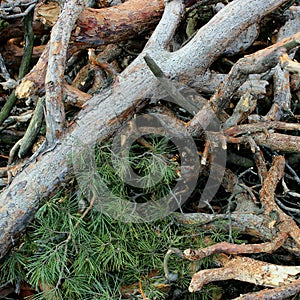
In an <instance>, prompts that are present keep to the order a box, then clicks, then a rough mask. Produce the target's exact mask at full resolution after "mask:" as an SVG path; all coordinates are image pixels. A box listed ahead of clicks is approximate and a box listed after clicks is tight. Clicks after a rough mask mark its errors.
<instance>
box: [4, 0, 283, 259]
mask: <svg viewBox="0 0 300 300" xmlns="http://www.w3.org/2000/svg"><path fill="white" fill-rule="evenodd" d="M285 2H287V0H266V1H260V0H253V1H244V0H236V1H233V2H232V3H230V4H228V5H227V6H226V7H225V8H224V9H222V10H221V11H220V12H219V13H218V14H217V15H216V16H215V17H214V18H213V19H212V20H211V21H210V22H209V23H208V24H207V25H205V26H204V27H203V28H202V29H200V30H199V31H198V33H197V34H196V35H195V37H194V38H193V39H192V40H191V41H190V42H189V43H188V44H187V45H186V46H184V47H183V48H182V49H180V50H178V51H176V52H173V53H170V52H168V51H167V50H166V48H167V46H168V44H169V42H170V40H171V38H172V36H173V34H174V32H175V29H176V27H177V25H178V23H179V21H180V18H181V15H182V12H183V9H184V6H183V4H182V1H180V0H173V1H171V2H168V3H166V7H165V11H164V14H163V17H162V19H161V21H160V23H159V24H158V26H157V27H156V29H155V32H154V33H153V35H152V36H151V38H150V40H149V42H148V43H147V45H146V47H145V49H144V50H143V52H142V53H141V54H140V55H139V56H138V58H137V59H136V60H135V61H134V62H133V63H132V64H131V65H130V66H129V67H128V68H127V69H126V70H125V71H124V72H123V73H122V74H121V75H120V76H119V77H118V80H117V82H116V83H115V85H114V86H113V87H112V88H111V89H108V90H106V91H105V92H104V93H102V94H100V95H96V96H94V97H92V98H91V99H90V100H89V101H88V102H87V104H86V106H85V108H84V109H83V110H82V111H81V112H80V113H79V115H78V117H77V119H76V122H75V124H74V125H73V126H72V127H70V128H68V129H67V131H66V132H65V134H64V136H63V137H62V138H61V140H60V143H59V144H57V145H56V147H55V148H54V149H51V151H48V152H46V153H43V154H41V155H40V156H38V157H37V159H36V161H34V162H30V163H29V164H28V165H26V166H24V168H23V169H22V171H21V172H20V173H19V174H18V175H17V176H16V177H15V178H14V179H13V180H12V182H11V184H10V185H9V186H8V187H7V188H6V189H5V190H4V191H3V192H2V193H1V195H0V257H3V256H4V255H5V254H6V253H7V251H8V249H9V248H10V247H11V246H12V245H13V243H14V239H16V238H18V237H19V235H20V232H21V231H22V229H24V227H25V226H26V224H28V222H29V221H30V220H31V219H32V217H33V214H34V212H35V210H36V209H37V208H38V206H39V202H40V200H41V199H42V198H43V197H47V196H49V195H50V194H51V193H52V192H53V191H54V190H55V188H56V187H58V185H59V184H60V183H61V182H63V181H65V180H66V178H67V176H68V175H69V173H70V172H72V168H71V165H70V164H69V163H68V159H69V158H70V156H71V154H72V149H74V147H72V145H74V143H75V144H76V141H81V142H83V143H87V144H88V143H90V142H93V141H96V140H101V139H104V138H106V137H108V136H110V135H111V134H113V132H114V131H115V130H116V129H117V128H119V127H120V125H121V124H122V122H124V121H126V120H128V119H129V118H130V117H131V116H132V114H133V112H135V111H138V110H139V109H141V108H142V107H143V106H145V105H146V104H147V101H146V100H145V99H146V98H149V97H151V96H152V95H153V91H155V89H156V87H157V85H158V81H157V79H156V78H155V77H154V76H153V74H152V73H151V72H150V70H149V69H148V67H147V66H146V64H145V62H144V59H143V58H144V55H145V54H146V53H147V54H149V55H150V56H151V57H153V58H154V59H155V61H156V62H157V63H158V64H159V65H160V66H161V68H162V69H163V71H164V73H165V74H167V75H168V76H171V77H173V76H175V75H176V76H178V77H179V80H180V81H182V82H185V83H186V82H188V81H190V80H193V79H194V78H195V77H196V76H199V77H201V76H202V77H203V81H207V80H208V78H207V77H205V72H206V70H207V69H208V68H209V66H210V65H211V64H212V62H213V61H215V59H216V58H217V57H218V56H219V55H220V54H222V52H223V51H224V49H225V48H226V47H227V46H228V45H229V44H230V43H231V42H232V41H234V40H235V38H236V36H237V35H238V34H239V33H240V32H242V31H243V30H244V29H246V28H247V27H249V26H250V25H251V24H254V23H256V22H258V21H259V20H260V19H261V18H262V17H263V16H264V15H266V14H268V13H269V12H271V11H272V10H274V9H276V8H277V7H278V6H280V5H281V4H283V3H285Z"/></svg>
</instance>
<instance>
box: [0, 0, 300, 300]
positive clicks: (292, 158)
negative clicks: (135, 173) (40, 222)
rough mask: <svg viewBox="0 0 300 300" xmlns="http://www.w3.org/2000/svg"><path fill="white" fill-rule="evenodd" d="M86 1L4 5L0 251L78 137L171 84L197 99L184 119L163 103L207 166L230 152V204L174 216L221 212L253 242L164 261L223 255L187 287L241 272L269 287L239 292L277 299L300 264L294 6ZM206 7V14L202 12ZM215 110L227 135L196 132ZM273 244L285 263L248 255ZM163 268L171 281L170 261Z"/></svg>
mask: <svg viewBox="0 0 300 300" xmlns="http://www.w3.org/2000/svg"><path fill="white" fill-rule="evenodd" d="M83 2H84V1H80V0H67V1H65V2H63V1H59V3H58V2H49V3H42V2H41V3H37V1H25V0H24V1H17V2H16V1H13V2H12V3H10V2H9V1H8V2H7V3H5V4H1V7H2V8H1V15H0V18H1V19H2V21H3V22H2V23H1V24H3V28H2V30H1V32H0V40H1V44H2V46H1V53H2V56H1V57H0V62H1V65H0V67H1V76H2V78H3V82H2V83H1V85H2V87H3V91H2V109H1V112H0V125H1V128H0V130H1V140H2V145H1V147H2V148H1V151H2V153H1V163H2V167H1V176H2V178H1V185H2V186H5V188H3V190H2V192H1V194H0V257H1V258H3V257H4V256H5V255H6V254H7V252H8V250H9V249H10V248H11V247H12V246H13V245H14V244H15V241H16V240H17V239H18V238H20V236H21V234H22V231H23V229H24V228H25V227H26V225H27V224H28V222H30V220H32V218H33V216H34V213H35V212H36V210H37V209H38V207H39V204H40V201H41V199H42V198H44V197H49V196H50V195H51V194H52V193H53V192H54V191H55V190H56V189H57V188H58V187H59V186H60V185H61V184H62V183H63V182H66V181H67V180H68V179H69V178H70V174H71V166H70V164H69V163H68V157H70V156H71V154H72V151H73V150H74V147H72V143H73V142H74V140H77V139H78V138H79V137H80V140H81V141H82V142H84V143H86V144H89V143H91V142H92V141H97V140H105V139H108V138H109V137H111V136H113V134H114V133H115V132H116V131H117V130H118V129H120V128H121V127H122V126H123V125H124V124H126V123H127V122H128V121H129V120H130V119H131V118H132V117H133V116H134V115H135V114H137V113H139V112H140V111H142V109H145V108H149V109H150V110H151V109H153V110H155V109H157V107H156V105H153V103H154V104H155V103H156V102H155V101H151V103H150V99H153V98H154V97H155V95H156V94H155V93H156V92H157V90H158V88H159V86H161V85H162V84H164V83H166V82H169V83H170V82H171V86H169V85H167V88H168V87H169V88H170V89H169V90H172V87H175V92H171V94H172V93H173V94H172V95H173V96H174V94H175V97H176V95H177V96H178V95H179V100H178V98H177V103H178V105H179V106H180V104H181V102H180V99H181V98H180V92H179V91H180V89H182V88H183V87H190V88H193V89H195V90H196V91H197V94H198V98H197V99H194V100H188V101H194V105H196V106H197V103H196V102H197V101H198V102H199V103H202V104H203V103H205V104H204V105H202V104H201V105H200V106H198V110H197V111H195V114H194V116H192V118H190V119H189V120H183V119H179V118H178V117H177V115H176V112H175V113H174V111H170V107H168V106H164V107H163V108H160V113H161V115H162V116H164V115H166V116H168V118H171V119H173V122H172V126H178V128H180V126H183V127H185V128H186V130H187V132H188V133H189V134H190V135H191V136H193V137H194V138H197V139H200V140H201V141H202V142H203V145H204V149H203V151H202V152H201V164H202V165H203V166H206V167H207V169H208V171H207V172H209V167H210V166H212V165H213V162H212V161H211V160H210V153H212V152H213V151H215V149H214V148H218V147H220V149H223V150H224V149H227V152H228V164H227V168H226V169H225V171H224V176H223V177H222V181H221V185H222V187H223V189H224V190H226V192H227V193H229V196H228V197H227V199H226V202H227V203H229V205H227V207H228V209H227V211H224V209H223V210H222V209H221V208H220V211H217V209H216V207H214V206H213V205H211V204H210V203H208V202H207V203H206V202H201V203H200V204H199V205H198V206H197V210H195V211H194V212H190V213H184V212H181V213H174V217H175V218H176V219H177V221H178V222H181V223H186V222H189V223H191V222H195V223H197V224H199V226H202V227H203V229H207V228H211V227H212V226H218V222H217V221H219V220H220V219H225V220H229V221H230V222H228V225H227V226H228V227H227V228H223V229H225V230H228V231H230V230H232V229H233V228H237V229H238V230H239V231H240V232H242V233H244V234H245V235H247V236H249V237H251V239H250V238H249V241H254V243H249V244H246V245H236V244H232V243H227V242H223V243H220V244H216V245H213V246H210V247H207V248H203V249H187V250H185V251H183V252H182V253H181V251H179V250H178V249H177V250H176V249H171V250H170V251H169V253H168V255H170V254H172V253H177V254H179V255H181V256H183V257H185V258H186V259H189V260H199V259H202V258H203V257H206V256H209V255H212V254H215V253H221V254H222V255H219V256H216V258H215V260H216V263H217V264H218V265H219V266H221V267H220V268H217V269H209V270H202V271H199V272H197V273H195V274H194V276H193V278H192V281H191V283H190V287H189V290H190V291H191V292H195V291H198V290H200V289H201V288H202V287H203V285H205V284H207V283H208V282H211V281H220V280H228V279H236V280H241V281H246V282H250V283H255V284H257V285H261V286H265V287H272V288H273V289H264V290H261V291H260V292H256V293H253V294H246V295H243V296H241V297H239V299H274V298H276V299H285V298H287V297H290V296H291V295H294V294H296V293H298V292H299V291H300V280H299V279H298V277H297V275H298V274H299V273H300V266H295V265H294V266H291V263H290V256H292V257H293V260H292V261H293V263H294V264H295V261H296V260H297V259H298V258H299V253H300V230H299V227H298V224H299V215H300V210H299V198H300V194H299V192H298V191H297V189H298V190H299V184H300V178H299V176H298V175H297V172H299V157H300V156H299V153H300V137H299V129H300V125H299V96H300V93H299V90H300V89H299V82H300V81H299V70H300V65H299V63H298V62H297V58H298V57H299V53H298V47H299V44H300V33H299V24H300V22H299V18H300V11H299V6H297V3H294V2H295V1H286V0H268V1H258V0H254V1H244V0H234V1H232V2H230V3H229V4H227V3H222V2H219V1H213V0H211V1H209V0H206V1H205V0H202V1H191V0H188V1H183V0H172V1H168V2H165V3H164V2H163V1H162V0H155V1H140V0H128V1H127V2H125V3H119V4H118V5H117V6H110V5H113V4H114V3H108V1H96V2H95V3H91V4H92V6H93V8H87V7H86V6H85V5H86V4H85V3H83ZM101 5H102V8H100V6H101ZM59 12H60V13H59ZM205 13H206V16H207V20H203V18H201V16H203V15H205ZM12 20H13V21H12ZM50 28H51V33H50V31H49V29H50ZM154 28H155V30H154V31H153V32H152V30H153V29H154ZM23 36H25V38H23ZM36 37H39V39H38V40H39V41H38V43H37V42H36ZM147 38H148V40H147ZM48 39H49V40H48ZM44 40H46V41H47V40H48V42H47V44H45V42H43V41H44ZM120 57H122V60H120ZM145 57H146V61H147V57H148V61H147V62H146V61H145ZM151 63H152V64H151ZM32 64H34V65H33V67H32ZM153 66H154V67H153ZM31 67H32V68H31ZM7 68H8V70H9V71H7ZM30 68H31V70H30ZM29 70H30V72H29V73H27V72H28V71H29ZM16 72H18V75H15V73H16ZM169 83H168V84H169ZM7 91H9V95H8V92H7ZM169 93H170V92H169ZM199 99H200V100H199ZM185 101H187V100H185ZM195 103H196V104H195ZM157 105H160V106H161V105H163V104H161V103H159V102H157ZM177 110H179V108H177ZM24 111H25V113H24ZM178 115H180V114H179V113H178ZM215 116H217V118H218V121H219V123H220V124H221V127H222V135H221V136H220V135H218V134H213V133H212V134H211V135H207V134H204V133H203V128H209V127H208V125H209V124H210V122H211V121H212V119H213V118H214V117H215ZM43 117H45V124H46V130H45V131H44V134H42V133H43V130H42V129H41V128H42V126H43ZM174 124H177V125H174ZM20 128H21V129H20ZM213 136H214V137H215V140H213V139H212V137H213ZM5 141H7V144H6V145H4V143H5ZM8 145H9V146H8ZM30 155H31V156H30ZM246 156H247V157H246ZM237 165H238V166H239V167H238V171H236V169H237ZM241 170H242V171H241ZM204 172H205V171H204ZM245 174H246V175H247V176H248V175H249V174H250V175H252V176H255V184H251V180H247V181H246V180H244V179H245V178H249V177H247V176H246V175H245ZM231 204H234V205H231ZM208 211H210V212H208ZM83 214H84V213H83ZM83 216H84V215H83ZM258 242H260V243H258ZM278 249H281V250H282V251H284V253H285V254H284V257H285V258H286V262H287V265H288V264H289V266H284V265H275V264H271V263H266V262H263V261H260V260H257V259H254V258H250V257H248V256H245V255H244V254H247V255H249V254H257V253H263V252H264V253H273V252H275V251H278ZM165 268H166V277H167V278H168V277H169V275H170V274H169V271H168V268H167V262H166V266H165Z"/></svg>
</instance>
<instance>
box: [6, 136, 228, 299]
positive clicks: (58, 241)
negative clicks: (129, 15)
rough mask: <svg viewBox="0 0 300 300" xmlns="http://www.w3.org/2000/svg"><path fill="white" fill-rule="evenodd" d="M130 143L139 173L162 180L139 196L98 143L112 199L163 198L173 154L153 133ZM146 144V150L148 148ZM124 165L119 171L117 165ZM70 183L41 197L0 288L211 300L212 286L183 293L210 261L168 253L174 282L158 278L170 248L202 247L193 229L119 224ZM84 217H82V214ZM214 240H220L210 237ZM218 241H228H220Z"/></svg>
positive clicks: (172, 176) (49, 294)
mask: <svg viewBox="0 0 300 300" xmlns="http://www.w3.org/2000/svg"><path fill="white" fill-rule="evenodd" d="M143 144H144V145H143V146H142V145H141V144H138V143H136V144H134V145H133V146H132V150H131V152H130V156H129V158H128V159H129V160H130V164H131V166H132V167H133V168H134V170H135V171H136V172H137V173H138V174H140V175H141V176H142V175H145V174H147V172H149V169H151V171H153V168H158V169H159V172H163V175H164V176H163V178H164V179H163V180H162V182H160V183H158V184H156V185H154V186H153V188H149V189H148V190H146V191H144V194H142V193H141V191H140V190H138V189H134V188H132V187H129V186H127V185H126V184H125V183H124V182H122V181H121V180H120V179H119V178H116V176H115V169H114V168H113V165H112V163H111V148H110V146H109V145H104V146H99V147H98V150H97V152H96V161H97V166H98V170H99V173H101V174H102V178H103V177H104V179H105V182H106V184H107V185H108V186H109V188H110V189H111V190H113V193H115V195H117V196H118V197H123V198H124V199H127V200H128V201H130V198H132V196H135V195H140V194H141V195H140V196H139V197H140V198H139V201H142V202H143V201H147V199H149V198H155V197H162V196H163V195H165V194H166V193H168V192H169V190H170V188H171V187H172V184H173V182H174V180H176V178H177V177H178V164H179V162H178V161H177V159H176V157H177V156H176V154H177V153H176V149H174V148H173V145H172V144H170V143H169V142H168V141H166V140H164V139H162V138H159V137H156V136H153V137H148V138H147V143H145V142H143ZM149 145H151V148H149ZM121 167H122V166H120V168H121ZM87 207H88V203H86V199H84V197H83V195H82V193H81V191H80V190H78V187H77V185H76V184H75V183H73V184H72V183H70V186H69V187H68V188H67V189H64V190H63V189H62V190H61V191H60V192H58V193H57V194H56V195H55V196H54V197H52V198H51V199H47V200H46V201H45V202H44V204H43V205H42V206H41V208H40V209H39V210H38V212H37V213H36V215H35V219H34V221H33V222H32V223H31V224H30V226H29V228H28V230H27V232H26V234H25V235H24V237H23V239H22V241H21V242H20V244H19V245H18V246H17V247H15V248H14V249H13V250H12V251H11V253H10V255H9V256H8V257H7V258H6V259H5V260H3V262H2V264H0V286H1V285H2V284H4V283H6V282H8V281H11V282H12V283H13V284H16V283H17V282H20V281H25V282H27V283H29V284H30V285H31V286H32V287H34V288H35V289H36V291H37V294H36V295H35V296H34V297H33V298H34V299H43V300H48V299H74V300H75V299H84V300H89V299H99V300H100V299H101V300H105V299H122V295H126V294H127V296H128V295H129V298H130V299H142V298H141V291H139V289H140V288H141V287H142V292H143V293H144V295H146V296H147V297H148V298H150V299H153V300H154V299H165V298H166V295H167V293H168V291H169V289H170V288H172V286H173V287H176V288H177V289H179V290H180V291H182V293H183V294H182V295H183V296H182V297H183V298H182V299H211V298H212V297H213V295H214V293H216V292H217V291H218V289H219V288H218V287H216V286H213V285H208V286H206V287H205V288H204V289H203V291H202V292H199V293H197V294H196V295H191V294H189V293H188V292H187V287H188V285H189V282H190V279H191V276H192V275H193V274H194V272H195V271H197V270H199V269H201V268H206V267H208V266H211V261H210V260H209V259H204V260H203V261H201V262H196V263H195V262H194V263H191V262H188V261H186V260H184V259H182V258H180V257H177V256H175V255H172V256H171V257H170V259H169V261H168V268H169V270H170V272H171V273H172V274H173V277H174V281H173V282H168V281H167V280H166V278H165V276H164V266H163V262H164V257H165V255H166V253H167V251H168V250H169V249H170V248H178V249H180V250H184V249H186V248H198V247H203V246H205V244H204V240H205V234H206V233H204V232H203V231H202V230H201V229H200V228H199V227H198V226H192V225H190V226H186V225H185V226H183V225H180V224H177V223H176V221H175V220H173V218H172V216H170V217H167V218H165V219H164V220H159V221H156V222H153V223H127V224H126V223H123V222H120V221H118V220H115V219H112V218H111V217H110V216H108V215H106V214H102V213H101V212H99V211H97V210H95V209H91V210H88V211H87ZM83 216H84V217H83ZM216 236H217V240H218V241H219V240H222V238H221V234H219V233H216ZM224 238H226V237H225V236H224Z"/></svg>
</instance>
